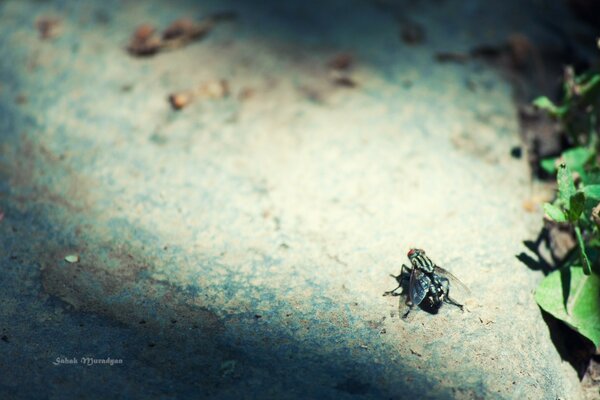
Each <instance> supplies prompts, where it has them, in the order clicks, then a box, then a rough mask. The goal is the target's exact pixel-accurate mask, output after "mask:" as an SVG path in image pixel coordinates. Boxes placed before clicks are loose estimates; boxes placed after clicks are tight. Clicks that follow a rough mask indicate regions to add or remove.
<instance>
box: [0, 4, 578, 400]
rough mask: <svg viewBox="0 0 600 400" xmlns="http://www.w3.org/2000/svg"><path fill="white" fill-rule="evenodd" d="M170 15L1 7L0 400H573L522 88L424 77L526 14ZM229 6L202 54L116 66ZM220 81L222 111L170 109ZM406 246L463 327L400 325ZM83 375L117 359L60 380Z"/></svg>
mask: <svg viewBox="0 0 600 400" xmlns="http://www.w3.org/2000/svg"><path fill="white" fill-rule="evenodd" d="M171 3H172V4H171V5H169V6H168V7H167V6H166V3H165V4H161V2H159V1H154V2H144V3H143V4H141V2H133V1H103V2H89V1H88V2H83V1H81V2H76V3H75V2H67V1H58V0H56V1H44V2H40V1H32V2H25V1H23V2H21V1H5V2H2V3H1V4H0V57H1V59H2V61H1V62H0V135H1V139H0V140H1V141H0V176H1V180H0V210H1V211H3V212H4V219H3V220H2V221H0V238H1V240H0V288H1V291H0V302H1V304H2V306H1V307H0V328H1V329H2V332H1V334H2V335H3V337H5V338H6V340H4V339H3V341H2V342H0V368H1V369H2V374H0V393H1V394H2V397H4V398H8V397H14V398H36V397H38V394H39V393H40V391H44V392H46V393H48V397H49V398H55V399H62V398H72V396H77V395H79V396H85V397H86V398H106V396H112V397H115V396H116V397H120V396H129V397H131V398H150V397H156V398H176V397H191V396H193V395H194V396H207V397H208V396H210V397H216V398H251V397H260V398H266V397H274V398H294V399H296V398H298V399H300V398H317V397H319V398H346V397H347V398H350V397H356V398H407V399H409V398H411V399H412V398H421V399H430V398H457V399H474V398H486V399H491V398H499V399H542V398H543V399H558V398H562V399H577V398H578V397H579V392H578V388H577V378H576V375H575V372H574V371H572V370H570V369H569V368H567V367H566V366H565V365H564V364H563V362H562V361H561V360H560V357H559V355H558V354H557V352H556V350H555V348H554V346H553V344H552V342H551V341H550V338H549V333H548V328H547V326H546V324H545V323H544V321H543V320H542V317H541V315H540V311H539V309H538V307H537V306H536V304H535V302H534V300H533V294H532V291H533V289H534V288H535V286H536V283H537V282H538V281H539V280H540V279H541V275H539V274H538V273H536V272H533V271H530V270H529V269H528V268H526V267H525V265H523V264H521V263H520V262H519V261H518V260H517V259H516V258H515V255H516V254H518V253H519V252H521V251H522V241H523V240H525V239H529V238H531V237H532V236H534V235H535V232H536V230H537V229H538V228H539V223H540V221H541V218H540V214H539V213H537V214H527V213H526V212H525V210H524V209H523V207H522V203H523V201H524V200H526V199H528V198H529V197H530V196H531V189H530V182H529V171H528V169H527V165H526V163H525V161H523V160H515V159H514V158H511V157H510V149H511V148H512V147H513V146H515V145H518V144H519V138H518V126H517V118H516V111H515V108H514V105H513V101H512V98H511V87H510V85H509V84H508V83H507V82H505V81H504V80H503V79H502V78H501V77H500V76H499V74H498V73H497V72H496V71H494V70H493V69H492V68H491V67H489V66H487V65H485V64H482V63H481V62H476V61H472V62H467V63H465V64H453V63H449V64H448V63H445V64H441V63H436V62H435V60H434V53H435V52H436V51H467V50H468V49H469V48H471V47H472V46H474V45H477V44H481V43H499V42H501V41H503V40H504V39H505V38H506V35H508V34H509V33H510V32H511V31H512V30H515V29H528V30H531V31H532V32H533V34H535V32H537V31H536V29H537V28H536V25H535V18H534V16H532V15H534V13H530V12H529V11H530V10H529V8H528V7H531V5H530V4H529V3H524V6H523V7H522V8H521V9H520V12H519V13H518V15H520V16H518V17H514V18H513V19H512V20H511V21H512V22H511V23H510V24H508V23H507V22H506V21H507V20H506V17H507V16H509V15H512V14H514V13H515V8H511V7H506V9H502V10H500V9H499V10H496V11H495V12H493V13H490V12H489V11H486V9H485V8H484V5H485V4H486V3H487V2H485V1H444V2H437V3H435V5H433V4H430V5H426V4H423V5H421V6H413V7H408V6H403V5H402V4H400V5H395V6H392V5H390V4H387V3H386V2H380V3H370V2H364V1H362V2H361V1H356V2H346V1H337V2H336V1H323V2H319V3H318V4H316V3H314V4H312V3H310V2H298V3H299V4H297V5H296V4H295V2H287V5H285V6H284V5H277V4H278V3H280V2H277V1H273V2H267V1H264V2H262V1H257V2H245V1H244V2H242V1H238V2H236V1H213V2H210V1H198V2H185V1H175V2H171ZM300 3H302V4H300ZM514 3H518V2H514ZM433 7H435V8H433ZM487 7H490V6H489V5H487ZM222 10H234V11H236V12H237V13H238V18H237V20H235V21H231V22H227V23H222V24H219V25H218V26H216V27H215V29H214V30H213V31H212V32H211V33H210V35H209V36H208V37H207V38H206V39H204V40H202V41H200V42H198V43H195V44H192V45H190V46H187V47H185V48H182V49H178V50H175V51H171V52H166V53H161V54H158V55H156V56H154V57H151V58H147V59H139V58H134V57H131V56H130V55H128V54H127V52H126V51H125V50H124V48H125V45H126V43H127V40H128V37H129V35H130V34H131V32H132V31H133V29H134V28H135V27H136V26H137V25H138V24H140V23H142V22H148V23H152V24H155V25H156V26H158V27H162V28H164V27H165V26H167V25H168V24H169V23H170V22H171V21H172V20H174V19H176V18H178V17H181V16H185V15H187V16H191V17H198V18H199V17H202V16H204V15H206V14H207V13H210V12H213V11H222ZM41 16H51V17H56V18H58V19H59V21H60V26H59V31H58V35H57V36H56V37H55V38H51V39H48V40H41V39H40V38H39V37H38V32H37V31H36V30H35V28H34V23H35V21H36V19H37V18H39V17H41ZM407 16H410V18H411V19H412V20H413V21H416V22H419V23H421V24H422V25H423V26H424V27H425V29H426V38H425V42H424V43H423V44H422V45H416V46H409V45H407V44H405V43H403V42H402V41H401V40H400V37H399V33H398V32H399V29H400V27H401V24H402V22H401V23H400V24H399V23H398V20H400V21H403V20H404V18H406V17H407ZM511 24H512V25H511ZM340 52H350V53H351V54H353V56H354V59H355V63H354V66H353V68H352V70H351V71H350V72H349V74H350V76H351V77H352V79H353V80H354V81H355V82H356V83H357V86H356V87H354V88H348V87H340V86H336V85H334V84H333V83H332V80H331V76H330V71H329V70H328V67H327V62H328V60H330V59H331V58H332V57H334V56H335V55H336V54H339V53H340ZM215 79H225V80H227V82H228V85H229V88H230V95H229V96H226V97H224V98H220V99H197V100H196V101H195V102H193V103H192V104H191V105H190V106H188V107H186V108H185V109H183V110H181V111H173V110H172V109H171V107H170V106H169V104H168V102H167V96H168V95H169V94H170V93H172V92H174V91H179V90H187V89H190V88H193V87H197V86H199V85H201V84H202V83H203V82H207V81H212V80H215ZM415 246H416V247H421V248H424V249H426V250H427V252H428V254H429V255H430V256H431V258H432V259H433V260H434V261H436V262H437V263H439V264H440V265H442V266H444V267H445V268H446V269H449V270H451V271H452V272H453V273H454V274H455V275H457V276H458V277H460V278H461V280H462V281H463V282H464V283H465V284H466V285H467V286H469V287H470V288H471V291H472V293H471V298H470V299H468V302H467V304H468V311H467V312H465V313H461V312H460V311H459V310H458V309H456V308H453V307H449V306H446V307H443V308H442V309H441V310H440V312H439V314H437V315H430V314H427V313H425V312H422V311H421V312H419V311H417V312H415V314H414V316H413V318H412V320H411V321H410V322H405V321H403V320H401V319H400V318H399V317H398V312H397V311H398V304H399V298H391V297H383V296H382V294H383V292H384V291H386V290H390V289H392V288H393V287H394V281H393V279H392V278H390V277H389V274H390V273H394V274H396V273H398V272H399V271H400V266H401V264H402V263H405V262H407V260H406V252H407V251H408V249H409V248H411V247H415ZM68 254H77V255H78V256H79V262H76V263H69V262H67V261H65V260H64V257H65V256H66V255H68ZM84 356H89V357H94V358H106V357H111V358H113V359H122V360H123V364H121V365H113V366H106V365H95V366H90V367H87V366H83V365H81V364H80V365H64V364H62V365H58V366H55V365H53V362H54V361H56V358H57V357H67V358H72V357H75V358H81V357H84ZM7 396H8V397H7Z"/></svg>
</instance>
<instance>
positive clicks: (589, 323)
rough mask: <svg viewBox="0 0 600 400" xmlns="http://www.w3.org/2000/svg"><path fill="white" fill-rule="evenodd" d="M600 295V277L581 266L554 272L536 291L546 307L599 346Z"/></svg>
mask: <svg viewBox="0 0 600 400" xmlns="http://www.w3.org/2000/svg"><path fill="white" fill-rule="evenodd" d="M599 298H600V278H599V277H598V276H597V275H596V274H592V275H585V274H584V273H583V270H582V268H581V266H572V267H565V268H562V269H560V270H558V271H554V272H552V273H550V274H549V275H548V276H547V277H546V278H544V280H543V281H542V282H541V283H540V285H539V286H538V288H537V289H536V291H535V301H536V302H537V303H538V305H539V306H540V307H541V308H542V309H543V310H544V311H546V312H548V313H550V314H552V315H553V316H554V317H556V318H558V319H560V320H562V321H564V322H565V323H566V324H567V325H569V326H570V327H572V328H573V329H574V330H576V331H577V332H579V333H581V334H582V335H583V336H585V337H587V338H588V339H590V340H591V341H592V342H593V343H594V345H595V346H596V348H598V346H600V301H598V299H599ZM565 299H566V301H565Z"/></svg>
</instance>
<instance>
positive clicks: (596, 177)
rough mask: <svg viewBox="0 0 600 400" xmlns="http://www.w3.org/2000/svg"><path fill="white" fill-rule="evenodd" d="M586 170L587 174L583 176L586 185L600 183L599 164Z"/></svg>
mask: <svg viewBox="0 0 600 400" xmlns="http://www.w3.org/2000/svg"><path fill="white" fill-rule="evenodd" d="M585 172H586V173H585V175H583V176H582V177H581V178H582V179H581V180H582V181H583V183H584V185H600V168H598V166H597V165H595V166H593V167H592V168H590V169H588V170H587V171H585Z"/></svg>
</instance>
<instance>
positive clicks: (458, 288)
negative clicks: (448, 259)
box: [433, 265, 471, 296]
mask: <svg viewBox="0 0 600 400" xmlns="http://www.w3.org/2000/svg"><path fill="white" fill-rule="evenodd" d="M433 273H434V274H437V275H440V276H443V277H445V278H448V280H449V281H450V285H451V288H452V291H453V292H454V293H459V295H463V296H469V295H470V294H471V291H470V290H469V288H468V287H466V286H465V284H464V283H462V282H461V281H460V279H458V278H457V277H456V276H454V275H452V274H451V273H450V272H449V271H446V270H445V269H444V268H442V267H438V266H437V265H436V266H434V267H433Z"/></svg>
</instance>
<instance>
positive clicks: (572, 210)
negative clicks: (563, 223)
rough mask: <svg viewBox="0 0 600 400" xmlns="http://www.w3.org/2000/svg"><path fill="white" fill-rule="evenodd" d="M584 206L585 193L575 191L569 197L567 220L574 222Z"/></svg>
mask: <svg viewBox="0 0 600 400" xmlns="http://www.w3.org/2000/svg"><path fill="white" fill-rule="evenodd" d="M584 208H585V195H584V194H583V193H582V192H577V193H575V194H574V195H573V196H571V198H570V199H569V211H568V217H569V221H571V222H576V221H577V220H578V219H579V216H580V215H581V213H582V212H583V209H584Z"/></svg>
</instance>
